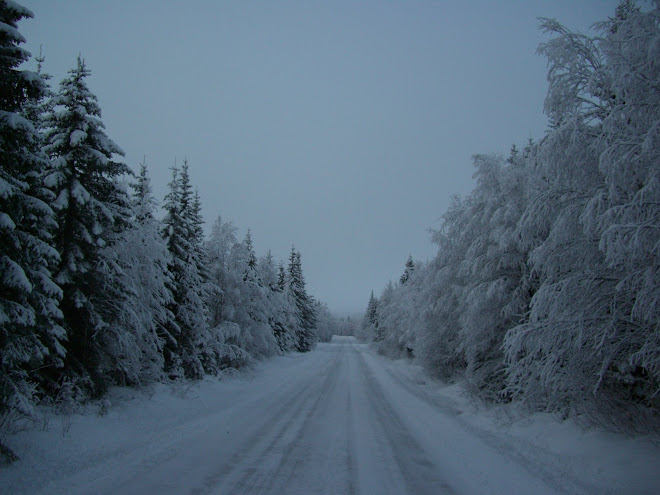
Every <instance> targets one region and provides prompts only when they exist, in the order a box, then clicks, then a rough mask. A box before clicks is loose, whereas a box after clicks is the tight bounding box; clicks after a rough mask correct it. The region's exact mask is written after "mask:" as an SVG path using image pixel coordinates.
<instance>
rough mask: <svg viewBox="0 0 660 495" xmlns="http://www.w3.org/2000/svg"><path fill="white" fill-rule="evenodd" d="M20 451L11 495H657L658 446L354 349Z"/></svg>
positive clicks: (114, 396) (59, 427)
mask: <svg viewBox="0 0 660 495" xmlns="http://www.w3.org/2000/svg"><path fill="white" fill-rule="evenodd" d="M109 400H110V402H111V405H110V406H109V409H108V412H107V414H105V415H102V416H101V415H98V414H93V413H92V412H90V411H88V414H85V415H74V416H71V417H69V418H62V417H52V418H51V420H50V422H49V423H48V424H44V425H43V428H41V429H38V430H32V431H24V432H21V433H18V434H16V435H15V436H13V437H10V438H9V443H10V446H11V447H12V448H14V450H15V451H16V452H17V453H18V454H19V455H20V456H21V458H22V460H21V461H20V462H17V463H15V464H13V465H11V466H9V467H5V468H2V469H0V492H2V493H11V494H22V493H26V494H27V493H30V494H56V493H62V494H90V493H108V494H110V493H113V494H143V493H144V494H146V493H159V494H182V493H194V494H243V493H286V494H313V493H314V494H315V493H332V494H344V493H346V494H351V493H361V494H388V493H391V494H405V493H410V494H424V493H433V494H438V493H456V494H461V493H474V494H486V493H502V494H543V493H571V494H572V493H593V494H604V493H626V494H627V493H649V494H655V493H660V446H659V445H658V444H657V443H655V444H654V443H653V442H652V441H651V440H650V439H648V438H637V439H630V438H627V437H624V436H620V435H615V434H607V433H602V432H598V431H594V430H589V431H584V430H582V429H580V428H579V427H577V426H575V425H574V424H572V423H570V422H563V423H559V422H557V421H556V420H554V419H553V418H551V417H549V416H547V415H535V416H533V417H531V418H527V419H525V420H523V421H516V422H506V421H504V420H503V419H502V414H499V415H498V414H494V412H493V410H484V409H483V408H482V409H479V410H477V409H476V408H475V407H474V406H473V404H472V403H471V402H470V401H469V400H468V399H467V398H465V397H464V396H463V395H462V393H461V391H460V387H458V386H456V385H454V386H446V385H442V384H439V383H436V382H433V381H432V380H429V379H428V378H427V377H425V375H424V374H423V372H422V371H421V370H420V369H419V368H417V367H415V366H411V365H409V364H407V363H404V362H391V361H388V360H386V359H385V358H382V357H380V356H378V355H375V354H374V353H373V352H372V351H371V350H369V348H368V347H367V346H365V345H362V344H358V343H356V341H355V340H354V339H353V338H351V337H335V339H334V340H333V341H332V342H331V343H329V344H321V345H319V346H318V348H317V349H316V350H315V351H314V352H311V353H308V354H303V355H299V354H296V355H289V356H285V357H279V358H274V359H271V360H269V361H267V362H264V363H261V364H260V365H259V366H258V367H257V369H256V370H254V371H253V372H251V373H250V374H243V375H238V376H236V377H230V378H225V379H223V380H221V381H218V380H210V379H209V380H206V381H203V382H200V383H197V384H194V385H189V386H187V387H184V386H178V387H177V386H164V385H159V386H156V387H154V388H152V389H149V390H144V391H135V390H128V389H116V390H114V391H113V392H112V393H111V394H110V397H109Z"/></svg>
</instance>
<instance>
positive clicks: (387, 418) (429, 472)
mask: <svg viewBox="0 0 660 495" xmlns="http://www.w3.org/2000/svg"><path fill="white" fill-rule="evenodd" d="M358 355H359V360H358V363H359V367H360V374H361V375H362V376H363V377H364V379H365V383H366V385H367V387H366V389H367V398H368V400H369V404H370V406H371V409H372V411H373V413H374V415H375V416H376V418H377V420H378V423H379V425H380V429H381V431H382V433H383V436H384V437H385V438H386V439H387V442H388V444H389V446H390V449H391V452H392V454H393V457H394V459H395V461H396V463H397V467H398V469H399V471H400V473H401V475H402V477H403V480H404V482H405V484H406V487H407V488H408V493H411V494H415V495H417V494H429V495H431V494H432V495H440V494H449V495H451V494H455V493H456V491H455V490H454V488H452V487H451V486H450V485H449V483H448V482H447V479H448V478H449V476H442V473H441V471H440V468H439V467H438V466H436V465H434V464H433V462H432V461H431V460H430V458H429V456H428V454H427V453H426V452H425V451H424V449H423V447H422V446H421V445H420V444H419V443H418V442H417V440H416V439H415V437H414V436H413V435H412V434H411V432H410V431H409V429H408V427H407V426H406V425H405V423H404V422H403V421H402V419H401V417H400V416H399V415H398V414H397V412H396V411H395V410H394V408H393V407H392V405H391V404H390V402H389V401H388V399H387V398H386V397H385V395H384V394H383V390H382V388H381V385H380V384H379V383H378V381H377V380H376V378H375V377H374V376H373V373H372V372H371V370H370V369H369V367H368V366H367V363H366V361H365V358H364V355H363V354H362V353H361V352H359V351H358Z"/></svg>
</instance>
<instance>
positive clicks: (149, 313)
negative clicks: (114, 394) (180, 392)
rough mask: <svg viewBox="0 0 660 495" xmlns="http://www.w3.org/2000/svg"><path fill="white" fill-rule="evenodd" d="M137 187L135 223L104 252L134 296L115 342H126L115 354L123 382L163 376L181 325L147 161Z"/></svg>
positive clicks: (127, 303)
mask: <svg viewBox="0 0 660 495" xmlns="http://www.w3.org/2000/svg"><path fill="white" fill-rule="evenodd" d="M132 187H133V190H134V194H133V198H132V211H133V225H132V226H131V227H130V228H128V229H126V230H125V231H124V232H123V233H122V234H121V236H120V237H119V238H118V240H117V242H116V243H115V244H114V245H113V246H112V247H110V248H108V249H106V250H105V252H104V256H105V257H106V258H108V259H112V260H113V261H114V262H115V263H116V265H117V266H118V267H119V268H120V269H121V273H122V276H123V278H124V285H125V287H126V289H127V290H128V295H129V297H127V298H126V299H125V301H124V304H123V305H122V307H121V308H119V310H120V317H119V319H118V322H117V324H118V326H119V327H120V328H121V329H122V330H123V331H124V332H122V333H123V335H124V339H123V340H120V341H117V343H116V344H115V345H119V346H120V348H118V349H117V352H116V353H115V354H116V355H117V356H120V359H119V360H118V362H117V363H116V366H115V368H116V371H115V374H116V381H118V382H120V383H137V382H142V383H143V382H149V381H154V380H158V379H160V378H161V376H162V374H163V370H164V366H165V365H164V357H163V346H164V343H165V342H168V341H171V340H173V339H174V337H173V336H172V335H171V334H170V331H169V329H171V328H176V323H175V322H174V315H173V314H172V312H171V311H170V309H168V308H169V306H170V305H171V304H172V302H173V299H172V293H171V288H172V286H173V277H172V274H171V273H170V272H169V270H168V264H169V260H170V256H169V251H168V249H167V245H166V244H165V241H164V240H163V238H162V237H161V235H160V222H159V221H157V220H156V219H155V218H154V210H155V208H156V206H157V205H156V201H155V199H154V197H153V195H152V190H151V181H150V179H149V175H148V171H147V166H146V164H145V163H144V162H143V163H141V164H140V171H139V174H138V175H137V180H136V182H135V183H134V184H132Z"/></svg>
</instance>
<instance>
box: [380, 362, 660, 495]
mask: <svg viewBox="0 0 660 495" xmlns="http://www.w3.org/2000/svg"><path fill="white" fill-rule="evenodd" d="M373 356H374V358H376V359H379V360H381V361H382V364H383V366H384V368H385V369H386V370H387V372H388V373H389V374H390V375H391V376H392V377H393V378H394V379H395V380H397V381H399V382H400V383H401V384H402V385H404V386H405V387H406V388H407V389H408V390H409V391H411V392H413V393H415V395H417V396H419V397H421V398H423V399H424V400H426V401H427V402H430V403H431V404H433V405H435V406H436V407H439V408H442V409H444V410H446V411H447V412H448V413H450V414H455V415H456V417H457V418H458V419H459V423H460V424H461V425H462V426H463V427H465V428H467V429H469V430H470V431H472V432H473V433H475V434H477V435H478V436H480V437H481V438H483V439H484V440H486V441H487V442H488V443H490V444H491V445H495V444H497V445H501V446H506V449H507V451H508V452H507V454H508V455H513V456H515V457H518V456H519V457H521V458H525V459H530V460H532V461H537V462H539V463H542V464H543V465H546V466H548V467H551V468H552V469H553V470H554V471H555V472H559V473H562V474H563V475H565V476H567V477H570V478H572V479H576V480H595V481H596V482H597V483H598V485H599V486H601V487H602V489H603V493H654V492H655V493H657V490H656V491H654V490H653V489H652V488H650V487H656V488H657V489H660V471H658V466H660V437H658V436H654V435H645V436H638V437H630V436H627V435H624V434H620V433H612V432H606V431H602V430H599V429H597V428H585V427H584V426H582V425H580V424H578V423H576V422H575V421H574V420H570V419H569V420H561V419H559V418H558V417H556V416H554V415H552V414H548V413H533V414H528V413H527V412H526V411H524V410H523V409H522V408H521V406H520V404H517V403H513V404H505V405H493V404H487V403H484V402H481V401H478V400H477V399H475V398H474V396H472V395H471V394H469V393H468V392H467V391H466V389H465V384H464V382H463V381H457V382H455V383H452V384H448V383H443V382H442V381H440V380H435V379H433V378H431V377H429V376H428V375H427V374H426V373H425V371H424V370H423V369H422V367H421V366H418V365H414V364H411V362H410V361H409V360H407V359H399V360H395V361H392V360H390V359H388V358H386V357H383V356H380V355H377V354H376V352H373ZM475 455H477V453H475ZM649 490H650V491H649Z"/></svg>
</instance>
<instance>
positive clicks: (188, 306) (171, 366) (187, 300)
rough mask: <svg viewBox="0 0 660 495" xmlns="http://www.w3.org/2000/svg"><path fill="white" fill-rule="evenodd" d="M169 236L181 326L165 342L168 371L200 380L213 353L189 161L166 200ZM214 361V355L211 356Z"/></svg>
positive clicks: (174, 177) (175, 307)
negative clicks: (210, 355)
mask: <svg viewBox="0 0 660 495" xmlns="http://www.w3.org/2000/svg"><path fill="white" fill-rule="evenodd" d="M165 210H166V216H165V219H164V220H163V238H164V239H165V241H166V243H167V248H168V250H169V252H170V264H169V271H170V272H171V273H172V276H173V279H174V281H173V287H172V296H173V301H172V303H171V304H170V306H169V308H168V309H169V310H170V311H171V312H172V313H173V314H174V321H175V323H176V326H172V328H169V329H168V333H169V334H170V335H172V336H173V337H174V339H175V341H171V340H170V341H167V342H166V343H165V369H166V371H167V373H168V375H169V376H170V377H171V378H177V377H181V376H185V377H186V378H200V377H201V376H203V374H204V366H203V362H202V361H203V360H204V359H205V358H204V355H205V353H207V352H208V353H210V352H211V350H210V349H209V347H208V346H209V341H208V338H209V327H208V313H207V306H206V304H205V301H206V298H207V297H206V291H207V286H206V285H205V280H204V275H203V271H202V263H203V256H204V253H203V246H202V244H201V242H202V239H201V238H200V233H199V232H200V221H201V217H200V215H199V202H198V201H196V200H195V197H194V196H193V193H192V185H191V183H190V175H189V167H188V162H187V161H184V163H183V166H182V168H181V170H179V168H178V167H177V166H176V165H175V166H174V167H172V180H171V181H170V183H169V191H168V193H167V195H166V196H165ZM209 359H210V357H209Z"/></svg>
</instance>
